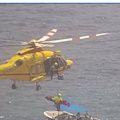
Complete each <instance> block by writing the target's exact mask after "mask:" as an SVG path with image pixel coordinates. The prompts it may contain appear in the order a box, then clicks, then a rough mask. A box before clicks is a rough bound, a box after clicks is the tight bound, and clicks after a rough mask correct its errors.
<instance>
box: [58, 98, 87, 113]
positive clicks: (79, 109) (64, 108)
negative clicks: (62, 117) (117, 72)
mask: <svg viewBox="0 0 120 120" xmlns="http://www.w3.org/2000/svg"><path fill="white" fill-rule="evenodd" d="M65 100H66V101H67V102H69V103H70V107H68V106H66V105H63V104H61V105H60V110H61V111H67V112H70V113H77V112H86V111H88V110H89V109H88V108H84V107H82V106H78V105H76V104H75V103H73V102H72V101H71V100H69V99H65Z"/></svg>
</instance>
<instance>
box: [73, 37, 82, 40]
mask: <svg viewBox="0 0 120 120" xmlns="http://www.w3.org/2000/svg"><path fill="white" fill-rule="evenodd" d="M79 39H80V38H79V37H76V38H72V40H79Z"/></svg>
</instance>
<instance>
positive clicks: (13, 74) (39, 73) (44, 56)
mask: <svg viewBox="0 0 120 120" xmlns="http://www.w3.org/2000/svg"><path fill="white" fill-rule="evenodd" d="M56 32H57V29H52V30H51V31H50V32H49V33H47V34H46V35H45V36H43V37H42V38H40V39H38V40H35V39H33V40H31V41H30V42H21V45H23V46H24V45H25V46H27V47H25V48H24V49H21V50H20V51H18V52H17V53H16V55H14V56H13V57H11V59H9V60H6V62H5V63H4V64H1V65H0V80H5V79H7V80H8V79H10V80H13V81H14V82H13V84H12V88H13V89H16V82H15V81H31V82H36V90H37V89H38V88H39V87H40V86H39V85H38V82H40V81H43V80H45V79H46V78H47V77H50V76H51V68H52V66H53V65H54V64H55V63H57V71H58V73H59V75H58V79H59V80H63V79H64V77H63V74H62V73H63V72H64V71H65V70H67V69H69V68H70V67H71V65H72V64H73V62H72V61H71V60H69V59H65V58H64V57H63V56H62V55H61V51H59V50H56V51H50V50H45V49H44V48H46V47H47V48H48V47H53V46H54V45H53V44H54V43H60V42H68V41H74V40H81V39H86V38H92V37H98V36H103V35H107V34H109V33H100V34H95V35H90V36H81V37H77V38H67V39H60V40H52V41H46V40H48V39H49V38H50V37H52V36H53V35H54V34H55V33H56ZM54 75H56V73H55V74H54Z"/></svg>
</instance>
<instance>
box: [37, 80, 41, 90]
mask: <svg viewBox="0 0 120 120" xmlns="http://www.w3.org/2000/svg"><path fill="white" fill-rule="evenodd" d="M41 89H42V87H41V86H40V85H38V82H36V91H39V90H41Z"/></svg>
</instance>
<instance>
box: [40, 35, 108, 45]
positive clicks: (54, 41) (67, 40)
mask: <svg viewBox="0 0 120 120" xmlns="http://www.w3.org/2000/svg"><path fill="white" fill-rule="evenodd" d="M108 34H109V33H99V34H94V35H89V36H81V37H75V38H66V39H60V40H52V41H43V42H41V43H61V42H69V41H76V40H81V39H88V38H94V37H99V36H103V35H108Z"/></svg>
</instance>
